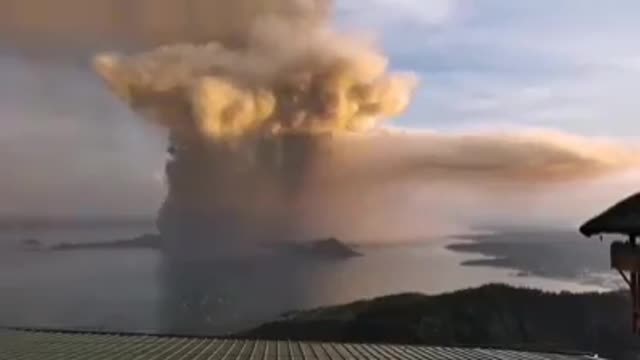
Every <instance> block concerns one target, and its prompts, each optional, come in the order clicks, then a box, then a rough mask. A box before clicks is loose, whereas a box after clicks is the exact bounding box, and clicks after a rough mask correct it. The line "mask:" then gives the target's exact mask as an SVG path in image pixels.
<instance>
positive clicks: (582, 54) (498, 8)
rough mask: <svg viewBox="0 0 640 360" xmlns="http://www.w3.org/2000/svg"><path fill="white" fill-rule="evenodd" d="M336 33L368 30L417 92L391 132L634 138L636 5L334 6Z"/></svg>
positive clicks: (545, 0) (416, 2)
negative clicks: (414, 78)
mask: <svg viewBox="0 0 640 360" xmlns="http://www.w3.org/2000/svg"><path fill="white" fill-rule="evenodd" d="M339 10H340V13H339V20H338V21H339V23H340V24H342V25H343V26H345V27H356V28H357V27H359V28H368V29H373V30H374V32H376V33H377V36H378V37H379V39H380V40H381V42H382V44H383V46H384V47H385V49H386V50H387V51H388V52H389V53H390V56H391V61H392V64H393V66H394V67H396V68H400V69H408V70H411V71H415V72H416V73H418V74H419V75H420V77H421V79H422V85H421V88H420V90H419V92H418V94H417V97H416V101H415V102H414V105H413V106H412V108H411V111H410V112H409V113H408V114H407V115H406V116H405V117H404V118H403V119H401V120H400V121H399V122H398V124H399V125H402V126H407V127H419V128H430V129H438V130H456V129H461V128H462V129H466V128H476V127H491V128H496V127H502V128H511V127H514V126H530V127H552V128H557V129H561V130H567V131H571V132H576V133H580V134H585V135H610V136H620V137H635V136H636V135H637V134H638V132H639V130H640V127H638V125H636V124H637V121H636V116H637V115H638V112H639V111H638V109H637V108H638V107H637V106H636V99H635V93H636V92H637V90H638V89H639V88H640V81H639V80H640V42H638V41H637V37H638V35H639V34H640V22H638V21H637V14H639V13H640V2H637V1H630V0H623V1H616V2H615V3H613V2H606V1H599V0H563V1H554V0H536V1H507V0H480V1H473V0H397V1H394V0H373V1H370V0H369V1H365V0H342V1H341V2H339Z"/></svg>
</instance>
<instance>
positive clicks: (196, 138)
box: [95, 0, 416, 240]
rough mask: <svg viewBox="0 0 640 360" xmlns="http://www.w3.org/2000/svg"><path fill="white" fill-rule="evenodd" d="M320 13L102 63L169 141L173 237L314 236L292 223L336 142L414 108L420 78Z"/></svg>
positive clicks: (277, 18)
mask: <svg viewBox="0 0 640 360" xmlns="http://www.w3.org/2000/svg"><path fill="white" fill-rule="evenodd" d="M274 3H276V2H274ZM277 3H279V4H280V5H281V7H280V8H282V9H285V10H287V9H288V10H292V9H294V10H295V9H299V8H300V6H302V5H301V4H305V5H304V6H306V7H311V8H313V7H314V6H315V7H318V8H319V9H325V8H326V5H324V2H318V3H317V4H315V3H313V2H309V1H307V2H301V1H293V0H292V1H289V3H290V4H289V8H287V7H282V5H283V4H282V3H283V1H278V2H277ZM284 3H286V2H284ZM252 11H253V10H252ZM292 13H295V14H298V16H294V17H292V16H291V14H292ZM318 13H321V14H323V13H324V10H318V11H312V10H307V11H293V12H291V11H284V12H282V14H280V13H278V12H273V11H269V12H265V14H264V16H254V19H255V21H253V23H251V24H250V29H242V31H246V38H244V39H242V41H233V42H228V41H225V40H223V41H220V42H216V41H212V42H208V43H205V44H177V45H170V46H164V47H160V48H157V49H155V50H151V51H148V52H144V53H141V54H137V55H133V56H126V55H121V54H103V55H100V56H98V57H96V59H95V68H96V70H97V71H98V73H99V74H100V75H101V76H102V77H103V78H104V79H105V80H106V82H107V83H108V84H109V86H110V87H111V89H112V90H113V91H114V92H115V93H116V94H117V95H118V96H119V97H120V98H122V99H123V100H125V101H126V102H127V103H128V104H129V105H130V106H131V107H132V108H133V109H135V110H136V111H138V112H139V113H141V114H144V115H145V117H148V118H149V119H151V120H152V121H154V122H157V123H158V124H160V125H162V126H164V127H166V128H167V129H168V130H169V132H170V137H171V153H172V154H173V159H172V161H170V163H169V164H168V166H167V175H168V180H169V186H170V193H169V197H168V199H167V201H166V204H165V207H164V209H163V212H162V215H163V216H162V217H161V220H162V221H161V224H162V225H163V226H164V228H165V230H166V231H173V230H175V229H184V228H189V229H190V232H191V233H192V232H194V231H195V232H197V233H198V234H202V235H203V237H214V238H229V239H234V240H235V239H237V238H255V237H256V236H258V234H260V236H261V237H270V238H273V239H274V240H275V239H285V238H291V237H299V236H305V235H310V234H304V233H299V231H298V230H297V229H295V228H297V227H298V226H297V225H295V224H300V223H301V221H302V220H303V219H302V218H301V217H303V216H305V215H303V214H304V213H305V209H304V207H306V206H307V204H304V201H303V200H304V198H305V197H306V196H307V195H309V194H310V192H312V191H313V189H309V188H308V187H307V186H306V185H307V183H308V182H307V178H309V177H312V176H313V173H314V171H322V170H319V164H320V163H322V162H323V161H324V160H325V159H324V158H326V155H327V153H326V152H330V151H331V148H332V146H331V145H330V144H331V143H332V140H331V137H332V136H333V135H340V134H348V133H361V132H365V131H367V130H370V129H372V128H374V127H376V126H377V125H378V124H379V123H380V122H381V121H383V120H385V119H388V118H390V117H393V116H396V115H398V114H400V113H402V112H403V111H404V110H405V109H406V107H407V106H408V105H409V102H410V98H411V94H412V92H413V89H414V87H415V85H416V80H415V78H414V77H413V76H411V75H408V74H393V73H389V72H388V71H387V59H386V58H385V57H384V56H383V55H381V54H380V53H379V52H378V51H377V50H376V49H375V47H373V45H372V44H370V43H368V42H366V41H364V40H362V39H360V38H357V37H352V36H346V35H343V34H340V33H338V32H336V31H333V30H332V29H331V28H329V27H328V23H325V22H323V21H318V20H317V19H318V18H322V16H318V15H317V14H318ZM305 14H308V15H305ZM232 15H238V16H240V15H243V14H241V13H240V14H238V13H237V11H236V12H232V13H230V14H229V16H232ZM228 23H230V24H233V20H232V19H229V20H228ZM239 37H242V36H239ZM324 170H327V169H326V168H325V169H324ZM301 207H302V208H301ZM165 219H166V220H167V221H164V220H165ZM167 224H172V225H167ZM204 224H206V226H204V227H205V228H203V229H201V227H202V225H204ZM174 225H175V226H174ZM198 229H201V230H202V231H199V230H198ZM179 231H181V230H179ZM205 234H206V235H205Z"/></svg>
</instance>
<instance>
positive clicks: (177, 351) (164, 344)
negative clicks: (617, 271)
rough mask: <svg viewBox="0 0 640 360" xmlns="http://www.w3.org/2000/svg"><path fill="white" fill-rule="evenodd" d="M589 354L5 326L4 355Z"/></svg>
mask: <svg viewBox="0 0 640 360" xmlns="http://www.w3.org/2000/svg"><path fill="white" fill-rule="evenodd" d="M586 358H587V357H585V356H578V355H564V354H546V353H532V352H523V351H510V350H492V349H481V348H450V347H433V346H402V345H374V344H336V343H308V342H293V341H255V340H237V339H211V338H188V337H156V336H125V335H115V334H114V335H110V334H104V335H100V334H79V333H78V334H72V333H56V332H38V331H16V330H0V360H32V359H33V360H49V359H51V360H55V359H60V360H84V359H87V360H111V359H118V360H119V359H123V360H151V359H163V360H214V359H215V360H236V359H247V360H249V359H259V360H280V359H292V360H307V359H313V360H334V359H336V360H359V359H367V360H368V359H376V360H379V359H399V360H403V359H407V360H409V359H427V360H429V359H438V360H440V359H445V360H458V359H459V360H467V359H483V360H489V359H497V360H507V359H514V360H576V359H586Z"/></svg>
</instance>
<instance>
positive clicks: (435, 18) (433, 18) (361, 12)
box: [338, 0, 458, 26]
mask: <svg viewBox="0 0 640 360" xmlns="http://www.w3.org/2000/svg"><path fill="white" fill-rule="evenodd" d="M457 5H458V0H340V1H338V11H339V13H343V14H344V13H346V14H347V15H346V16H347V21H349V22H353V21H355V22H357V23H361V22H365V23H369V24H384V23H398V22H400V23H402V22H407V21H409V22H413V23H417V24H420V25H426V26H437V25H442V24H445V23H447V22H448V21H449V20H451V19H452V18H453V16H454V15H455V12H456V7H457Z"/></svg>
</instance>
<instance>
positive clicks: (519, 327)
mask: <svg viewBox="0 0 640 360" xmlns="http://www.w3.org/2000/svg"><path fill="white" fill-rule="evenodd" d="M630 308H631V304H630V300H629V299H628V297H627V294H626V293H624V292H611V293H602V294H599V293H588V294H571V293H548V292H543V291H539V290H531V289H518V288H513V287H509V286H506V285H487V286H483V287H480V288H476V289H468V290H461V291H457V292H454V293H448V294H443V295H434V296H428V295H422V294H401V295H393V296H387V297H382V298H377V299H373V300H365V301H358V302H355V303H351V304H347V305H340V306H333V307H326V308H319V309H315V310H310V311H302V312H294V313H288V314H285V315H284V316H283V318H282V319H280V320H279V321H276V322H273V323H268V324H264V325H262V326H260V327H258V328H256V329H253V330H250V331H248V332H246V333H243V334H241V335H242V336H248V337H253V338H256V337H257V338H262V339H291V340H306V341H346V342H376V343H406V344H430V345H458V346H460V345H480V346H497V347H509V348H524V349H539V350H554V351H557V350H562V351H585V352H593V353H598V354H600V355H605V356H609V357H613V358H621V357H622V356H623V354H625V353H628V352H630V351H632V349H634V348H636V347H637V346H638V345H640V340H638V339H637V338H636V337H635V336H633V335H632V333H631V324H630Z"/></svg>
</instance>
